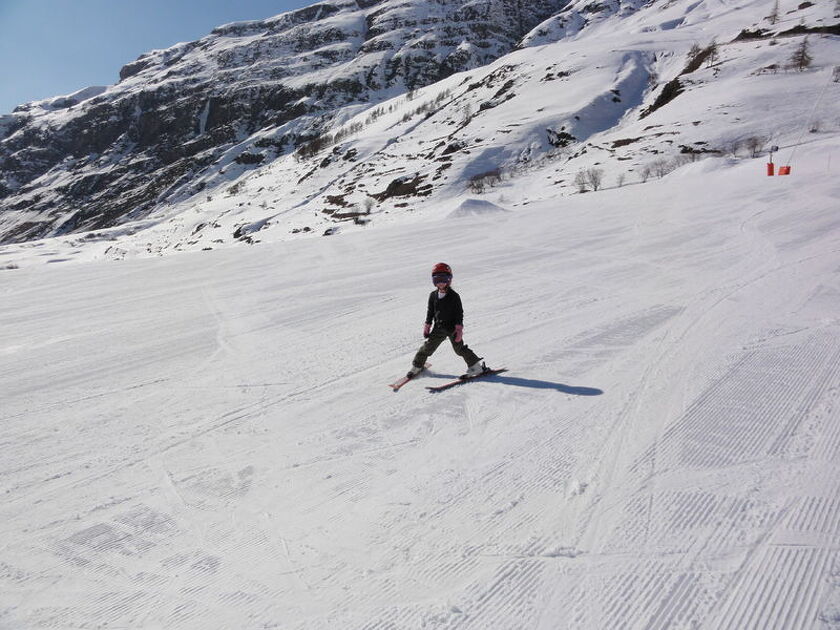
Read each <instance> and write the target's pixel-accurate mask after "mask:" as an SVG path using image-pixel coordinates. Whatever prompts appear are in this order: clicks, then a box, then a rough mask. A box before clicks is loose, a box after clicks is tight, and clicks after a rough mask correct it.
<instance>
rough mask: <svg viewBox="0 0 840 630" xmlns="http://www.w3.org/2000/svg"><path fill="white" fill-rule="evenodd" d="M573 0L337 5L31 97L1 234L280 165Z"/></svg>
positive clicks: (5, 164)
mask: <svg viewBox="0 0 840 630" xmlns="http://www.w3.org/2000/svg"><path fill="white" fill-rule="evenodd" d="M565 5H566V2H565V0H538V1H532V2H527V3H526V2H524V1H523V0H480V1H470V0H438V1H436V2H428V1H427V0H380V1H377V0H335V1H333V2H324V3H320V4H315V5H313V6H310V7H307V8H305V9H301V10H298V11H294V12H291V13H286V14H283V15H279V16H277V17H274V18H271V19H268V20H263V21H253V22H242V23H234V24H228V25H226V26H222V27H219V28H217V29H215V30H214V31H213V32H212V33H211V34H210V35H208V36H207V37H204V38H203V39H201V40H199V41H195V42H189V43H184V44H179V45H177V46H174V47H172V48H169V49H166V50H158V51H153V52H150V53H148V54H145V55H143V56H141V57H140V58H139V59H137V60H136V61H134V62H132V63H129V64H127V65H126V66H125V67H123V68H122V70H121V71H120V81H119V83H118V84H117V85H114V86H111V87H108V88H90V89H87V90H82V91H81V92H78V93H76V94H73V95H70V96H67V97H60V98H55V99H51V100H46V101H40V102H36V103H30V104H27V105H22V106H20V107H18V108H17V109H16V110H15V111H14V112H13V113H12V114H10V115H5V116H0V243H13V242H22V241H27V240H31V239H36V238H43V237H48V236H55V235H60V234H67V233H72V232H77V231H83V230H91V229H100V228H105V227H111V226H114V225H118V224H120V223H121V222H124V221H127V220H131V219H138V218H142V217H143V216H145V215H146V214H147V213H148V212H150V211H151V210H153V209H154V208H155V207H156V206H158V205H160V204H163V203H166V202H167V201H168V200H169V199H170V198H171V197H172V195H174V194H176V193H177V194H180V195H183V194H185V192H184V185H185V184H187V183H189V182H190V181H192V180H194V179H195V178H197V177H198V176H199V175H200V174H201V173H202V172H203V171H205V170H206V169H208V168H209V167H211V166H212V165H218V164H223V163H226V162H229V161H233V162H236V163H238V164H244V165H248V166H251V167H254V166H256V165H259V164H265V163H268V162H270V161H272V160H273V159H275V158H276V157H278V156H280V155H283V154H285V153H288V152H290V151H292V150H294V149H295V148H296V147H298V146H300V145H301V144H304V143H306V142H307V141H309V140H311V139H313V138H316V137H318V136H320V135H321V134H322V133H323V132H324V131H325V130H328V129H330V128H331V127H332V126H333V125H334V124H335V123H336V122H337V121H336V118H337V117H338V116H340V115H341V114H340V112H341V111H342V109H343V108H345V109H346V108H347V106H352V105H354V104H359V105H361V104H370V103H376V102H379V101H382V100H384V99H386V98H389V97H392V96H394V95H396V94H399V93H401V92H406V91H411V90H414V89H417V88H420V87H422V86H425V85H428V84H431V83H434V82H436V81H439V80H441V79H442V78H445V77H447V76H449V75H451V74H453V73H456V72H459V71H463V70H466V69H471V68H476V67H479V66H482V65H485V64H487V63H489V62H491V61H493V60H494V59H497V58H499V57H500V56H502V55H504V54H506V53H508V52H510V51H511V50H512V49H514V48H515V47H516V46H517V45H518V44H519V43H520V41H521V39H522V38H523V36H525V35H526V34H527V33H529V32H530V31H531V30H532V29H534V28H535V27H536V26H537V25H539V24H540V23H541V22H543V21H544V20H546V19H548V18H550V17H551V16H553V15H555V14H556V13H557V12H558V11H559V10H560V9H562V8H563V6H565ZM339 122H340V121H339ZM198 192H200V187H199V188H198V189H196V188H195V187H193V188H192V189H191V190H190V191H189V192H187V193H186V194H196V193H198Z"/></svg>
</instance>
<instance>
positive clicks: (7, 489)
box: [0, 137, 840, 630]
mask: <svg viewBox="0 0 840 630" xmlns="http://www.w3.org/2000/svg"><path fill="white" fill-rule="evenodd" d="M837 149H838V142H837V140H836V137H835V138H833V139H827V140H821V141H817V142H813V143H811V144H807V145H803V146H801V147H799V149H798V151H797V153H796V161H795V162H794V163H793V164H792V166H793V173H792V175H791V176H789V177H774V178H768V177H766V176H764V173H763V161H762V160H743V161H738V162H736V161H731V160H725V159H714V160H705V161H702V162H698V163H695V164H691V165H688V166H685V167H683V168H681V169H679V170H677V171H675V172H673V173H671V174H670V175H668V176H666V177H665V178H663V179H661V180H651V181H649V182H648V183H646V184H638V185H633V186H626V187H623V188H616V189H611V190H604V191H601V192H598V193H588V194H585V195H574V196H569V197H562V198H561V197H557V198H555V199H550V198H548V196H546V197H545V199H546V200H544V201H541V202H535V203H531V204H528V205H524V206H523V205H517V207H509V206H507V205H506V204H505V203H504V202H503V201H502V200H501V199H500V196H501V194H502V193H500V194H497V195H495V196H493V197H492V198H490V199H491V201H492V203H494V204H495V205H497V206H499V207H502V208H504V209H506V210H510V211H509V212H492V213H486V212H479V213H478V214H477V215H476V216H474V217H470V216H461V217H459V218H457V220H453V219H451V218H447V215H448V214H449V213H451V212H452V211H453V208H457V207H458V205H457V203H453V202H452V200H449V201H447V202H446V207H441V208H439V209H438V214H437V216H439V217H441V218H440V219H439V220H433V219H429V220H426V221H423V222H421V221H413V222H410V223H406V224H403V225H400V224H396V223H395V224H393V225H386V226H382V227H378V228H376V229H370V230H359V231H356V232H348V233H346V234H341V235H339V236H334V237H327V238H312V239H305V240H299V241H290V242H276V243H263V244H260V245H258V246H255V247H253V248H244V247H242V248H234V249H226V250H216V251H209V252H192V253H187V254H183V255H173V256H168V257H164V258H158V259H155V258H147V259H132V260H125V261H121V262H103V261H99V262H81V263H77V264H64V265H27V264H23V265H21V268H19V269H11V270H4V271H2V283H0V400H2V404H1V405H0V496H2V497H3V502H2V506H0V627H2V628H4V629H6V628H9V629H18V628H103V627H110V628H167V629H175V628H201V629H207V628H284V629H301V630H303V629H314V628H358V629H362V628H365V629H371V630H372V629H374V628H380V629H384V628H448V629H454V628H458V629H462V628H476V629H511V628H529V629H531V628H533V629H545V630H547V629H555V628H581V629H590V628H618V627H626V628H715V629H727V630H736V629H737V630H741V629H744V628H762V629H765V628H790V629H794V628H797V629H798V628H832V627H833V628H836V627H838V625H840V582H839V581H838V575H840V555H838V541H840V492H838V485H839V484H838V479H840V475H838V472H840V471H838V468H840V419H838V415H837V408H838V404H840V399H838V396H840V375H838V367H839V366H840V334H839V333H840V318H838V313H840V275H838V274H840V260H838V250H840V215H839V214H838V205H837V199H838V198H840V183H838V177H837V165H838V162H840V160H838V158H840V154H838V151H837ZM510 185H511V186H515V184H510ZM524 192H526V191H520V193H524ZM527 192H528V193H531V192H535V194H537V196H538V193H539V191H531V190H529V191H527ZM465 200H466V197H465V198H463V199H462V200H461V201H465ZM472 205H474V204H469V203H467V204H465V205H462V206H460V207H461V208H462V209H463V208H465V207H467V208H469V207H472ZM21 251H23V250H21ZM27 251H28V252H29V253H28V254H27V255H29V256H31V257H33V258H34V257H37V256H38V248H37V247H35V248H32V249H30V250H27ZM21 255H22V254H21V252H17V253H15V256H17V257H20V256H21ZM440 260H444V261H446V262H448V263H450V264H451V265H452V266H453V267H454V271H455V286H456V288H457V289H458V290H459V292H460V293H461V296H462V298H463V300H464V303H465V307H466V313H467V314H466V322H465V323H466V340H467V342H468V343H469V344H470V346H471V347H473V348H474V349H475V350H476V351H477V352H478V353H479V354H480V355H481V356H483V357H485V358H486V361H487V363H488V365H490V366H493V367H503V366H504V367H507V368H508V369H509V372H507V373H506V374H504V375H500V376H497V377H493V378H489V379H487V380H485V381H483V382H475V383H470V384H468V385H465V386H462V387H459V388H456V389H453V390H450V391H447V392H445V393H442V394H436V395H435V394H430V393H427V392H426V391H425V389H424V386H425V385H431V384H436V383H440V382H442V379H449V378H451V377H452V376H453V375H456V374H459V373H460V372H461V371H462V370H463V367H464V366H463V364H462V363H461V362H460V360H459V359H458V358H457V357H456V356H455V355H454V354H453V353H452V351H451V350H450V349H449V348H447V347H441V349H440V350H439V351H438V353H437V354H435V355H434V356H433V357H432V358H431V363H432V364H433V367H432V370H431V373H430V374H429V375H428V376H425V377H423V378H421V379H418V380H417V381H416V382H411V383H409V384H408V385H406V387H404V388H403V389H402V390H401V391H400V392H399V393H397V394H394V393H393V392H392V391H391V390H390V389H389V388H388V387H387V384H388V383H389V382H392V381H393V380H394V379H396V378H397V377H399V376H400V375H402V374H403V373H404V372H405V370H406V369H407V368H408V365H409V361H410V359H411V356H412V354H413V352H414V351H415V350H416V348H417V346H418V345H419V344H420V342H421V341H422V338H421V335H420V331H421V326H422V323H423V316H424V309H425V300H426V296H427V294H428V291H430V290H431V284H430V281H429V271H430V269H431V266H432V265H433V264H434V263H436V262H438V261H440ZM0 262H2V260H0Z"/></svg>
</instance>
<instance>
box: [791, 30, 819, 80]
mask: <svg viewBox="0 0 840 630" xmlns="http://www.w3.org/2000/svg"><path fill="white" fill-rule="evenodd" d="M812 61H814V58H813V57H812V56H811V45H810V43H809V42H808V38H807V37H806V38H805V39H803V40H802V43H801V44H799V46H797V47H796V50H794V51H793V54H792V55H791V56H790V66H791V67H792V68H795V69H797V70H799V71H800V72H803V71H804V70H805V69H806V68H808V67H809V66H810V65H811V62H812Z"/></svg>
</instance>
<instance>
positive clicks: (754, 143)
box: [744, 136, 770, 158]
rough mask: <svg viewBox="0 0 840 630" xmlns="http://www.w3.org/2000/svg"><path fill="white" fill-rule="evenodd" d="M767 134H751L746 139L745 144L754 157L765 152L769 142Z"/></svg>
mask: <svg viewBox="0 0 840 630" xmlns="http://www.w3.org/2000/svg"><path fill="white" fill-rule="evenodd" d="M769 140H770V139H769V138H768V137H767V136H750V137H748V138H747V139H745V140H744V146H745V147H746V149H747V151H749V152H750V155H751V156H752V157H754V158H755V157H758V156H759V155H761V154H762V153H763V152H764V147H765V146H767V143H768V142H769Z"/></svg>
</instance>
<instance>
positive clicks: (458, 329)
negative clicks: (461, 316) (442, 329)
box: [455, 324, 464, 343]
mask: <svg viewBox="0 0 840 630" xmlns="http://www.w3.org/2000/svg"><path fill="white" fill-rule="evenodd" d="M463 340H464V327H463V326H461V324H456V325H455V343H461V342H462V341H463Z"/></svg>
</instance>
